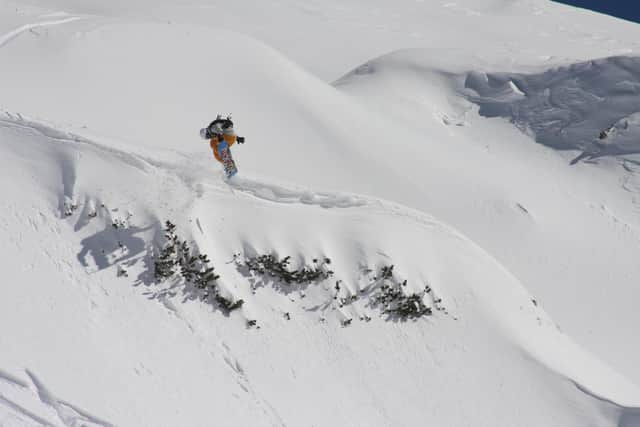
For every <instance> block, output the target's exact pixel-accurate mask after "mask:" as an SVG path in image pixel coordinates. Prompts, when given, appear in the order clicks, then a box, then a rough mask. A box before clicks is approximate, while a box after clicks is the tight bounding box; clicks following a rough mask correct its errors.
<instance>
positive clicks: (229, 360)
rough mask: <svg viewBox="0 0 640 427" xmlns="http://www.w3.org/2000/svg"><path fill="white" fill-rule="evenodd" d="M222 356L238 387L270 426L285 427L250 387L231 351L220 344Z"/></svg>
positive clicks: (274, 411)
mask: <svg viewBox="0 0 640 427" xmlns="http://www.w3.org/2000/svg"><path fill="white" fill-rule="evenodd" d="M222 347H223V351H224V355H223V360H224V362H225V363H226V364H227V366H228V367H229V369H230V370H231V371H232V372H233V373H234V375H236V380H237V382H238V386H239V387H240V388H241V389H242V390H243V391H244V392H245V393H247V394H249V395H250V396H251V398H252V399H253V401H254V402H255V404H256V406H257V407H258V408H259V409H260V410H261V411H262V413H263V414H264V416H265V417H267V418H269V419H270V421H269V422H270V424H271V425H273V426H274V427H286V424H285V422H284V421H283V419H282V418H281V417H280V414H278V412H277V411H276V410H275V408H274V407H273V406H272V405H271V404H270V403H269V402H268V401H267V400H265V399H264V398H263V397H261V396H259V395H258V393H257V392H256V391H255V390H254V388H253V387H252V386H251V382H250V381H249V378H248V377H247V374H246V372H245V371H244V369H243V368H242V366H241V365H240V362H238V359H236V358H235V357H234V356H233V354H232V353H231V349H230V348H229V346H228V345H227V344H226V343H224V342H223V343H222Z"/></svg>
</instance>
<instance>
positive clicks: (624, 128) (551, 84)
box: [464, 56, 640, 158]
mask: <svg viewBox="0 0 640 427" xmlns="http://www.w3.org/2000/svg"><path fill="white" fill-rule="evenodd" d="M464 86H465V89H466V94H467V96H468V98H469V99H470V100H471V101H473V102H475V103H477V104H478V105H479V106H480V114H481V115H483V116H485V117H505V118H508V119H509V120H511V121H512V122H513V123H514V124H515V125H516V126H517V127H519V128H520V129H522V130H523V131H525V132H530V133H531V134H532V135H533V136H534V137H535V139H536V141H538V142H539V143H541V144H544V145H547V146H549V147H553V148H556V149H560V150H580V151H583V152H584V154H583V155H582V156H581V158H584V157H591V158H594V157H601V156H612V155H625V154H637V153H640V127H639V126H638V120H637V115H636V114H637V113H638V111H640V96H639V95H640V58H638V57H626V56H618V57H611V58H605V59H598V60H593V61H588V62H580V63H576V64H573V65H569V66H564V67H559V68H554V69H551V70H548V71H545V72H542V73H538V74H519V73H483V72H470V73H468V74H467V76H466V80H465V84H464ZM514 86H515V87H516V88H515V89H514ZM609 131H611V132H612V135H611V137H610V138H609V137H608V136H609V133H610V132H609Z"/></svg>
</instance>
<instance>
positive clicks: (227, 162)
mask: <svg viewBox="0 0 640 427" xmlns="http://www.w3.org/2000/svg"><path fill="white" fill-rule="evenodd" d="M218 154H219V155H220V158H221V159H222V166H223V167H224V173H225V174H226V175H227V179H228V178H231V177H232V176H234V175H235V174H237V173H238V168H237V167H236V162H234V161H233V157H231V150H230V149H229V144H227V142H226V141H221V142H220V143H219V144H218Z"/></svg>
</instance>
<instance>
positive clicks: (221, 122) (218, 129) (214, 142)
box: [200, 115, 244, 164]
mask: <svg viewBox="0 0 640 427" xmlns="http://www.w3.org/2000/svg"><path fill="white" fill-rule="evenodd" d="M200 136H201V137H202V139H209V140H210V142H209V145H210V146H211V150H212V151H213V155H214V157H215V158H216V160H217V161H219V162H220V163H223V161H222V159H221V158H220V151H219V149H218V148H219V145H220V143H221V142H222V141H225V142H226V143H227V146H228V147H231V146H232V145H233V144H235V143H236V142H237V143H238V144H244V137H242V136H237V135H236V133H235V131H234V130H233V122H232V121H231V118H230V117H227V118H226V119H223V118H222V116H220V115H218V117H216V119H215V120H214V121H212V122H211V123H210V124H209V126H207V127H206V128H203V129H200ZM223 164H224V163H223Z"/></svg>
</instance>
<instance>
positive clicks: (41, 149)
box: [0, 0, 640, 427]
mask: <svg viewBox="0 0 640 427" xmlns="http://www.w3.org/2000/svg"><path fill="white" fill-rule="evenodd" d="M25 4H26V3H25ZM28 4H31V5H36V6H25V5H24V4H19V5H18V6H19V7H17V8H16V7H15V6H16V4H15V3H13V2H8V1H3V2H2V3H1V5H2V7H3V8H4V10H6V11H8V12H7V13H6V14H0V15H2V17H1V18H0V25H1V29H0V31H1V32H2V34H4V36H0V40H2V42H0V45H1V47H0V60H1V61H3V67H2V68H1V69H0V90H1V91H2V93H3V101H2V102H3V106H4V108H5V112H4V113H2V116H1V117H0V141H2V144H1V145H0V150H2V157H3V159H4V160H5V162H4V163H5V168H4V172H3V173H4V174H5V176H6V177H7V179H4V180H1V182H0V188H1V189H2V194H3V196H4V197H3V198H2V202H1V203H2V204H1V205H0V212H2V220H1V222H0V227H1V229H2V232H3V235H4V236H5V239H6V240H5V241H6V244H5V245H2V246H0V256H1V257H2V258H1V259H3V264H4V265H6V272H5V274H6V277H7V278H8V280H7V282H6V283H7V284H6V285H5V287H4V290H3V294H2V296H3V298H1V299H0V316H1V317H0V347H1V348H3V349H6V350H3V351H2V352H0V424H1V423H4V424H7V425H56V426H57V425H65V426H66V425H77V424H80V423H84V424H85V425H154V426H155V425H167V426H169V425H211V424H216V425H363V426H365V425H366V426H372V425H410V424H415V423H416V422H418V423H429V424H435V425H456V426H457V425H460V426H462V425H475V426H477V425H487V426H495V425H505V426H512V425H532V426H533V425H562V426H571V425H576V426H584V425H594V426H595V425H598V426H600V425H612V426H615V425H617V426H624V427H629V426H635V425H638V424H640V419H639V418H638V416H639V415H638V413H639V412H638V409H637V408H640V391H639V390H638V387H637V384H639V383H640V371H638V366H637V363H636V362H635V361H636V360H637V357H638V356H640V347H638V346H637V344H636V342H635V339H634V338H635V335H636V334H637V331H636V325H637V324H638V321H639V320H640V319H639V318H638V314H637V311H636V310H635V307H634V301H635V300H636V299H637V297H638V296H639V295H638V290H637V288H636V286H635V282H636V281H637V280H636V279H637V277H638V275H639V274H640V271H638V264H637V262H636V260H637V259H638V255H639V254H638V251H639V245H638V239H639V236H638V232H637V230H638V226H640V224H638V216H637V213H638V191H639V190H640V185H637V184H638V176H637V168H636V165H635V163H634V159H633V158H630V157H610V158H609V157H608V158H602V159H598V161H597V162H594V163H582V162H580V163H577V164H575V165H573V166H570V165H569V162H570V160H572V159H573V158H575V157H576V156H577V154H579V153H577V152H573V151H568V152H559V151H555V150H553V149H551V148H549V147H545V146H541V145H538V144H535V143H534V142H533V141H532V139H531V138H530V137H529V136H528V135H526V134H523V133H521V132H520V130H518V129H517V128H516V127H514V126H513V125H512V124H511V123H509V122H508V121H507V120H504V119H501V118H492V119H486V118H484V117H481V115H480V114H479V111H478V110H479V107H478V106H477V105H475V104H474V103H473V102H471V101H476V102H477V101H478V99H473V97H472V96H470V93H469V89H470V87H467V88H465V81H469V79H470V78H473V77H474V76H483V75H484V76H488V77H487V79H488V81H490V82H491V79H492V78H493V76H495V75H500V76H504V75H508V76H513V75H518V76H522V75H531V74H533V73H540V72H542V71H544V70H547V69H549V68H552V67H554V66H558V65H566V64H568V63H570V62H573V60H572V59H571V58H575V59H576V60H577V59H579V58H581V57H586V56H587V55H598V54H602V55H604V54H605V53H606V52H611V51H615V52H616V53H620V54H625V53H626V54H628V53H629V51H630V50H631V51H632V50H633V49H634V43H635V42H633V41H629V40H631V39H632V38H633V34H635V32H636V31H637V28H636V27H635V26H628V25H627V24H625V26H622V27H617V26H613V25H608V22H609V21H607V20H606V19H604V18H602V17H597V16H592V15H590V14H583V13H577V12H574V11H571V10H570V9H567V8H564V7H560V6H555V5H554V6H551V5H549V4H547V3H546V2H538V1H518V2H509V1H483V2H480V3H479V2H473V3H472V2H458V3H456V4H453V3H448V4H444V5H441V4H437V5H436V3H435V2H424V4H419V3H415V2H412V3H411V4H409V3H408V2H407V3H402V4H401V5H399V3H393V4H392V3H389V2H384V1H378V2H375V3H373V4H371V3H366V4H365V3H364V2H363V3H360V2H351V3H349V4H348V5H344V4H342V3H340V4H338V3H337V2H336V3H334V2H331V1H330V2H322V3H319V2H318V3H316V2H307V3H305V4H304V5H300V4H299V2H289V1H281V2H268V3H267V2H265V3H260V4H257V3H256V2H249V1H247V2H238V3H234V4H227V5H224V6H225V7H219V5H209V4H199V3H198V2H190V3H189V4H182V3H180V2H160V3H158V2H153V3H151V2H145V1H137V2H127V3H126V4H125V3H122V4H114V5H109V6H106V5H105V4H102V3H98V2H73V1H70V0H64V1H62V0H61V1H58V2H55V3H50V2H46V3H43V2H28ZM54 5H55V6H54ZM205 6H206V7H205ZM220 6H222V5H220ZM401 6H402V7H401ZM14 9H15V10H14ZM212 14H215V16H216V21H215V22H212V21H211V19H208V17H210V16H211V15H212ZM570 18H576V19H575V22H574V23H572V25H570V26H568V27H567V26H565V24H564V23H563V22H564V21H565V20H567V19H570ZM267 22H268V23H269V25H266V24H265V23H267ZM424 22H429V23H430V24H431V25H430V26H426V27H425V25H424ZM286 23H290V24H291V26H286V25H283V24H286ZM592 23H598V24H602V25H601V26H598V29H597V30H595V29H594V30H588V29H589V26H591V25H592ZM253 24H255V25H253ZM383 24H384V25H383ZM498 24H504V25H498ZM524 24H528V25H534V24H535V25H539V27H538V28H537V30H538V31H537V32H536V33H535V34H533V35H527V34H525V33H524V32H517V31H515V29H517V28H520V27H522V26H523V25H524ZM418 26H419V27H420V28H421V29H422V30H420V31H423V32H422V33H421V32H419V31H418V29H417V27H418ZM464 27H467V28H472V29H475V30H477V31H476V32H475V36H474V37H473V40H468V39H469V38H468V37H467V36H465V35H464V34H463V33H462V32H461V30H460V29H461V28H464ZM223 28H224V29H223ZM296 28H297V29H302V28H304V29H305V30H306V31H305V33H304V34H303V35H301V36H300V38H299V39H295V40H293V38H292V36H291V34H293V33H294V32H295V29H296ZM412 28H413V30H415V31H414V32H412V31H411V30H412ZM424 28H427V29H424ZM240 33H243V34H240ZM504 34H512V35H513V38H512V39H511V42H512V43H513V44H514V45H518V46H519V47H518V48H517V49H515V48H514V46H512V45H510V44H509V43H508V42H505V43H502V42H498V40H502V38H503V37H504ZM567 34H568V35H569V37H568V38H565V39H566V42H562V43H561V42H559V41H558V40H560V39H561V37H560V36H561V35H567ZM347 36H353V37H354V43H353V45H349V44H348V43H345V40H346V38H347ZM592 36H593V37H592ZM411 40H413V41H411ZM563 40H564V39H563ZM612 40H613V41H612ZM212 46H213V47H215V49H212ZM300 46H302V47H300ZM332 46H333V47H337V46H340V47H341V48H340V49H333V50H332V49H331V47H332ZM412 46H419V47H421V49H404V48H407V47H412ZM425 46H426V47H429V46H431V47H430V48H428V49H425V48H424V47H425ZM453 46H455V47H456V48H455V49H453V48H452V47H453ZM612 46H615V49H613V48H612ZM276 49H277V50H276ZM323 49H328V50H329V52H326V51H324V50H323ZM212 50H214V52H213V53H212ZM390 50H394V51H395V52H393V53H391V54H388V55H383V56H380V57H378V56H377V55H380V54H383V53H386V52H388V51H390ZM515 51H517V53H516V54H514V52H515ZM334 53H335V54H334ZM569 53H570V54H571V55H569ZM543 54H544V55H548V56H544V57H542V56H541V55H543ZM551 55H561V57H556V58H552V57H551ZM570 57H571V58H570ZM222 59H223V60H222ZM365 61H366V62H365ZM358 64H363V65H361V66H359V67H357V68H355V69H354V71H353V72H351V73H348V74H347V75H345V76H344V77H343V78H340V79H339V80H337V81H336V82H334V83H333V84H329V83H327V82H326V81H324V80H326V79H333V78H334V77H336V76H338V75H341V74H343V73H344V71H345V70H347V69H349V68H351V67H354V66H357V65H358ZM576 68H579V66H573V67H572V66H568V67H566V68H562V69H567V70H572V69H576ZM556 69H557V68H556ZM496 73H502V74H496ZM568 73H569V75H568V78H567V81H570V80H571V77H572V74H571V71H569V72H568ZM318 76H320V77H318ZM499 83H500V84H498V85H495V87H493V86H492V87H491V89H492V90H494V89H495V92H492V91H488V92H487V93H484V94H482V95H485V96H489V97H494V98H495V97H502V98H500V101H501V102H505V100H506V101H511V100H512V98H510V97H511V96H512V95H513V96H515V97H520V98H519V99H521V97H522V96H527V92H526V91H524V92H522V91H521V90H520V89H518V87H517V86H516V87H515V89H514V87H513V86H509V85H507V86H504V85H503V84H502V83H503V82H499ZM467 86H468V85H467ZM473 88H476V89H478V88H479V86H473ZM516 89H518V90H516ZM542 89H544V88H542ZM505 90H506V91H507V92H508V91H511V92H508V93H506V92H505ZM519 90H520V93H518V91H519ZM505 93H506V95H505ZM471 95H473V94H471ZM514 99H515V98H514ZM482 101H484V99H483V100H482ZM525 104H526V103H525ZM220 110H225V111H229V110H230V111H232V112H234V114H235V116H234V117H235V119H236V124H237V129H238V132H239V133H240V134H241V135H246V136H247V143H246V144H245V145H237V146H234V148H233V152H234V157H235V159H236V161H237V163H238V166H239V169H240V175H239V176H237V177H236V178H234V179H232V180H231V181H229V182H226V181H224V180H223V179H222V178H221V169H220V168H219V166H218V165H217V164H216V163H215V162H214V160H213V157H212V156H211V154H210V152H209V148H208V147H207V145H206V143H203V142H201V141H198V140H197V133H196V132H197V129H198V128H199V127H200V126H202V125H203V124H204V123H206V122H207V120H209V119H210V118H211V116H212V114H215V113H217V112H225V111H220ZM621 123H622V122H621ZM166 220H170V221H172V222H174V223H175V224H176V225H177V232H178V234H179V235H180V237H181V238H183V239H186V240H187V241H188V242H190V244H191V246H192V247H193V248H194V249H196V248H197V250H199V251H202V252H203V253H206V254H208V256H209V258H210V259H211V260H212V263H213V265H214V266H215V271H216V273H217V274H219V275H220V279H219V281H218V282H219V289H220V292H221V295H222V296H224V297H225V298H228V299H229V300H230V301H238V300H239V299H242V300H243V301H244V304H243V305H242V307H241V308H240V309H239V310H236V311H233V312H231V313H225V310H224V309H222V308H221V307H220V304H218V303H216V302H215V301H212V300H211V299H208V300H207V299H204V300H203V298H202V297H203V293H202V292H201V291H199V290H198V289H196V288H195V287H194V286H191V285H188V284H185V283H184V282H182V281H180V280H178V279H177V278H174V279H171V280H168V281H164V282H158V281H157V280H155V279H154V277H153V257H154V255H156V254H157V252H158V250H159V248H160V247H161V246H162V244H163V242H164V238H163V234H164V231H163V229H162V228H163V224H164V221H166ZM453 227H455V229H457V230H460V232H458V231H455V230H454V228H453ZM462 233H464V235H463V234H462ZM465 236H468V237H465ZM261 254H272V255H274V256H275V257H279V258H283V257H285V256H291V262H292V264H291V268H299V267H302V266H303V265H305V264H306V265H307V266H313V265H314V262H313V261H312V260H313V259H316V260H322V259H323V258H325V257H327V258H330V259H331V263H330V265H329V267H327V266H325V267H323V268H331V270H332V271H333V277H331V278H330V279H328V280H325V281H324V282H321V283H313V284H303V285H291V284H289V285H288V284H286V283H282V282H278V281H274V280H272V279H270V278H268V277H267V278H264V277H260V275H259V274H257V273H255V272H253V273H251V272H249V271H247V268H246V265H243V260H246V259H248V258H251V257H252V256H256V255H261ZM390 265H393V266H394V270H393V272H394V274H393V277H392V281H391V283H393V286H399V288H400V289H402V290H403V292H404V293H405V294H411V293H416V294H420V295H422V297H423V301H424V303H425V304H426V305H427V306H428V307H429V308H430V309H431V310H432V311H433V314H432V315H431V316H427V317H422V318H420V319H417V320H415V321H407V322H403V321H400V320H399V319H397V318H394V317H393V316H387V315H386V314H384V313H382V312H381V308H380V306H376V305H375V298H376V295H379V292H381V291H382V290H383V288H382V287H381V285H382V284H383V283H385V282H384V281H382V280H381V279H380V276H381V274H382V271H383V270H382V268H383V267H388V266H390ZM404 280H406V281H407V282H406V283H407V285H406V286H402V283H403V281H404ZM427 286H428V288H429V291H428V292H427V291H426V287H427ZM547 311H548V312H549V313H550V315H548V314H547ZM552 319H554V320H552ZM251 320H255V321H256V322H257V324H256V326H259V327H260V328H259V329H257V328H256V327H248V323H247V322H248V321H251ZM556 322H557V323H556ZM574 340H575V342H574ZM576 343H577V344H576Z"/></svg>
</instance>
